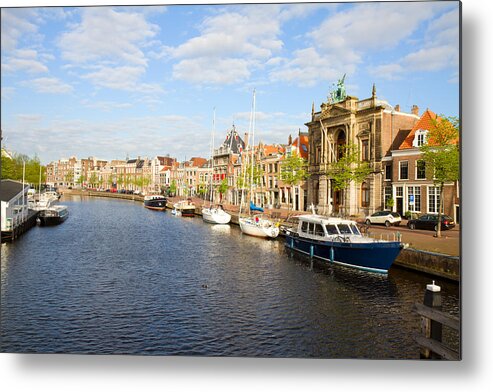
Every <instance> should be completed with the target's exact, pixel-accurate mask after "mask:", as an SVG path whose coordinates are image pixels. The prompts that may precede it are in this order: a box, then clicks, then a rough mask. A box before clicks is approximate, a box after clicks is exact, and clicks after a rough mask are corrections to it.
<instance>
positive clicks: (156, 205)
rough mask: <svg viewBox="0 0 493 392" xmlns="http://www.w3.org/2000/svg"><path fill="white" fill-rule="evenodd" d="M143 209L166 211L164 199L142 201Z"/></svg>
mask: <svg viewBox="0 0 493 392" xmlns="http://www.w3.org/2000/svg"><path fill="white" fill-rule="evenodd" d="M144 207H145V208H148V209H150V210H156V211H164V210H165V209H166V198H164V197H163V198H162V199H152V200H144Z"/></svg>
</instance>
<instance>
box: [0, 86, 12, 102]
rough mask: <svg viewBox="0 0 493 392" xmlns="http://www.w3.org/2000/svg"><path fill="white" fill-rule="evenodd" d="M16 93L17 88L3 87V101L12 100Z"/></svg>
mask: <svg viewBox="0 0 493 392" xmlns="http://www.w3.org/2000/svg"><path fill="white" fill-rule="evenodd" d="M14 93H15V87H2V100H4V99H10V98H12V96H13V95H14Z"/></svg>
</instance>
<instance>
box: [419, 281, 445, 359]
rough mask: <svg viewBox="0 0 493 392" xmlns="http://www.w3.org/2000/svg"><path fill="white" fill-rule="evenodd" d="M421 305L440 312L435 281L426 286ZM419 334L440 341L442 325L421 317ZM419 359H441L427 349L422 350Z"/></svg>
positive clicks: (439, 291)
mask: <svg viewBox="0 0 493 392" xmlns="http://www.w3.org/2000/svg"><path fill="white" fill-rule="evenodd" d="M423 304H424V305H425V306H427V307H429V308H432V309H435V310H442V293H441V288H440V286H437V285H435V281H433V283H432V284H428V285H426V291H425V297H424V301H423ZM421 332H422V334H423V336H424V337H426V338H429V339H433V340H436V341H438V342H441V341H442V324H441V323H439V322H437V321H433V320H431V319H429V318H426V317H421ZM420 358H424V359H440V358H441V357H440V356H439V355H437V354H435V353H434V352H432V351H431V350H430V349H428V348H422V349H421V354H420Z"/></svg>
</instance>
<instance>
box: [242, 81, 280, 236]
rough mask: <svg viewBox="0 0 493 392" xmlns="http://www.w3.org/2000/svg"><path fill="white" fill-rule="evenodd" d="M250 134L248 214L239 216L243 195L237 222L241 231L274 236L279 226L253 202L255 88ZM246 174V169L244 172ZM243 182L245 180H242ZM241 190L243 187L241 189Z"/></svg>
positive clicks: (249, 233) (253, 234) (255, 234)
mask: <svg viewBox="0 0 493 392" xmlns="http://www.w3.org/2000/svg"><path fill="white" fill-rule="evenodd" d="M250 120H251V122H250V126H251V134H252V144H251V154H250V181H249V183H250V184H249V185H250V190H249V194H250V206H249V211H250V213H249V216H247V217H242V216H241V207H242V205H243V197H242V200H241V203H240V212H239V216H238V222H239V224H240V229H241V231H242V232H243V233H245V234H248V235H251V236H254V237H261V238H276V237H277V236H278V235H279V227H278V225H277V224H275V223H274V222H272V221H271V220H270V219H269V218H268V217H266V216H265V215H263V214H262V213H263V212H264V210H263V209H262V208H261V207H257V206H256V205H255V203H254V202H253V191H252V187H253V182H254V181H253V168H254V150H255V90H253V103H252V114H251V119H250ZM244 175H246V171H245V173H244ZM244 183H245V182H244ZM242 192H243V189H242Z"/></svg>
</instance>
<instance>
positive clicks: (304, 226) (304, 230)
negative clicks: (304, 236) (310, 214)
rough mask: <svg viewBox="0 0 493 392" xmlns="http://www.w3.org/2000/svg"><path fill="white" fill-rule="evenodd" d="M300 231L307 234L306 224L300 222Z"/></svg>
mask: <svg viewBox="0 0 493 392" xmlns="http://www.w3.org/2000/svg"><path fill="white" fill-rule="evenodd" d="M301 231H302V232H303V233H308V222H302V223H301Z"/></svg>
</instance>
